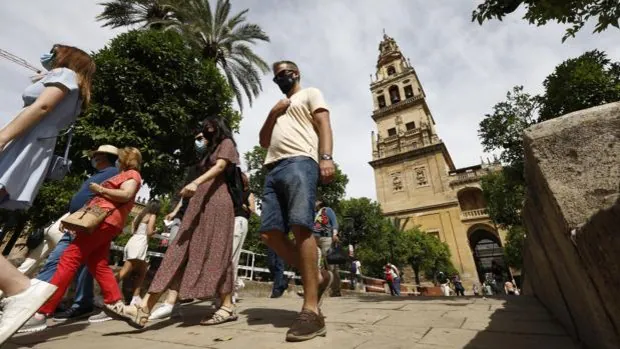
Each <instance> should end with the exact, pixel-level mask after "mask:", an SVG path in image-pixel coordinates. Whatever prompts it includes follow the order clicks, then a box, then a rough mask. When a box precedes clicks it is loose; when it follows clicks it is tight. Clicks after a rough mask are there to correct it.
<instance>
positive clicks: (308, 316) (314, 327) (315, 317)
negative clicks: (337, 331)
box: [286, 309, 327, 342]
mask: <svg viewBox="0 0 620 349" xmlns="http://www.w3.org/2000/svg"><path fill="white" fill-rule="evenodd" d="M326 334H327V329H326V328H325V319H324V318H323V316H321V315H319V314H317V313H315V312H313V311H310V310H306V309H304V310H302V311H301V313H299V315H298V316H297V319H295V321H294V322H293V324H292V325H291V328H290V329H289V330H288V332H286V341H287V342H303V341H307V340H309V339H312V338H314V337H317V336H325V335H326Z"/></svg>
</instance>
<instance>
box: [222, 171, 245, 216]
mask: <svg viewBox="0 0 620 349" xmlns="http://www.w3.org/2000/svg"><path fill="white" fill-rule="evenodd" d="M226 184H228V193H229V194H230V198H231V199H232V202H233V206H234V208H235V211H237V210H239V209H242V208H243V204H244V202H243V187H244V186H243V177H242V172H241V167H239V166H237V165H235V164H231V165H229V166H228V168H227V169H226Z"/></svg>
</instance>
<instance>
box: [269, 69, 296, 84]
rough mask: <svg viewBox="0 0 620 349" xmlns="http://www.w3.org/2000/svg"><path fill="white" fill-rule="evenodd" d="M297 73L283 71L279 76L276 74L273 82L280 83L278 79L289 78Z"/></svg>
mask: <svg viewBox="0 0 620 349" xmlns="http://www.w3.org/2000/svg"><path fill="white" fill-rule="evenodd" d="M294 72H295V71H293V70H282V71H281V72H279V73H278V74H276V76H274V78H273V82H276V81H278V79H280V78H283V77H286V76H289V75H291V74H293V73H294Z"/></svg>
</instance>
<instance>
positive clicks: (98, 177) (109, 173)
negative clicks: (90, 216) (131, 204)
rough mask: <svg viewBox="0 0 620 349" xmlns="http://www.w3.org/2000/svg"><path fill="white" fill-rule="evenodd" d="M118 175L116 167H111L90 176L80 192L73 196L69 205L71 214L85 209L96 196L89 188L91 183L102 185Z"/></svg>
mask: <svg viewBox="0 0 620 349" xmlns="http://www.w3.org/2000/svg"><path fill="white" fill-rule="evenodd" d="M117 174H118V169H117V168H116V167H115V166H110V167H107V168H104V169H103V170H101V171H97V172H96V173H95V174H93V175H92V176H90V177H89V178H88V179H87V180H86V181H85V182H84V183H82V187H80V190H78V192H77V193H75V195H73V198H71V202H70V203H69V213H73V212H75V211H77V210H79V209H80V208H82V207H84V205H86V203H87V202H88V201H89V200H90V199H92V198H93V197H94V196H95V193H93V192H92V191H91V190H90V189H89V188H88V186H89V185H90V184H91V183H96V184H101V183H103V182H105V181H106V180H108V179H110V178H112V177H114V176H116V175H117Z"/></svg>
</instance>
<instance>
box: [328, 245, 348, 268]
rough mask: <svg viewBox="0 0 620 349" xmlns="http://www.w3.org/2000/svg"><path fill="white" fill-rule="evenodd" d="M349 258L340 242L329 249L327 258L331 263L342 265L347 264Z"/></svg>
mask: <svg viewBox="0 0 620 349" xmlns="http://www.w3.org/2000/svg"><path fill="white" fill-rule="evenodd" d="M347 259H348V255H347V253H346V252H345V251H344V250H343V248H342V246H340V245H339V244H334V245H332V247H330V248H329V250H327V256H325V260H326V261H327V264H329V265H342V264H346V263H347Z"/></svg>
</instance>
